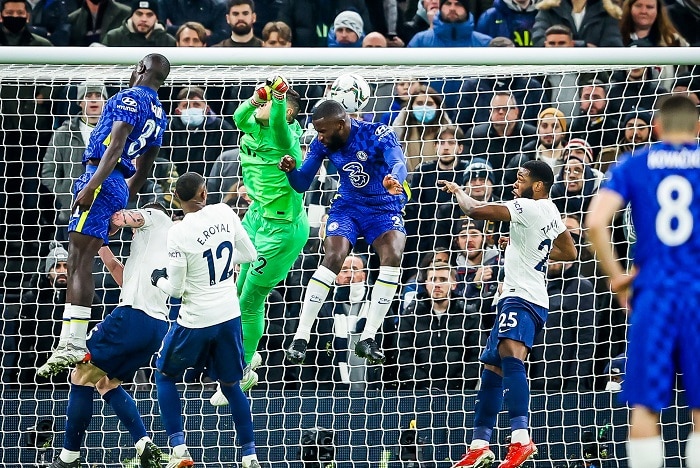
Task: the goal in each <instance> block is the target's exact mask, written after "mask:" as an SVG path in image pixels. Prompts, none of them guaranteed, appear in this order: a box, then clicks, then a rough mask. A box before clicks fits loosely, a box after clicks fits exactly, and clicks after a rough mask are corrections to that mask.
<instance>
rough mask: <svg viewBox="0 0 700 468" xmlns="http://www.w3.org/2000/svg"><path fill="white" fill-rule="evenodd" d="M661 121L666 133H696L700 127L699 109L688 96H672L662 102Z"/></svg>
mask: <svg viewBox="0 0 700 468" xmlns="http://www.w3.org/2000/svg"><path fill="white" fill-rule="evenodd" d="M659 120H660V121H661V125H662V126H663V129H664V131H665V132H667V131H671V132H690V133H695V129H696V128H697V125H698V108H697V107H696V106H695V103H694V102H693V101H692V100H691V99H690V98H689V97H687V96H683V95H681V94H675V95H671V96H668V97H666V98H664V99H663V100H662V101H661V105H660V106H659Z"/></svg>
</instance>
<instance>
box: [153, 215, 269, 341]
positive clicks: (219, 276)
mask: <svg viewBox="0 0 700 468" xmlns="http://www.w3.org/2000/svg"><path fill="white" fill-rule="evenodd" d="M256 255H257V253H256V251H255V248H254V247H253V243H252V242H251V241H250V238H249V237H248V234H246V232H245V230H244V229H243V225H242V224H241V221H240V219H238V216H237V215H236V213H234V211H233V210H232V209H231V207H229V206H228V205H226V204H224V203H218V204H216V205H208V206H205V207H204V208H202V209H201V210H199V211H196V212H193V213H188V214H187V215H185V217H184V219H183V220H182V222H180V223H177V224H175V225H174V226H173V227H171V228H170V232H169V233H168V256H169V257H170V258H169V263H168V274H169V275H171V277H170V282H171V285H172V288H173V292H174V293H180V294H182V305H181V306H180V315H179V316H178V318H177V322H178V323H179V324H180V325H182V326H184V327H188V328H204V327H209V326H212V325H216V324H219V323H223V322H226V321H228V320H231V319H233V318H236V317H239V316H240V315H241V310H240V306H239V304H238V295H237V293H236V283H235V281H234V274H233V273H234V268H235V264H237V263H248V262H250V261H252V260H254V259H255V257H256ZM171 272H172V273H173V274H171ZM159 284H160V282H159Z"/></svg>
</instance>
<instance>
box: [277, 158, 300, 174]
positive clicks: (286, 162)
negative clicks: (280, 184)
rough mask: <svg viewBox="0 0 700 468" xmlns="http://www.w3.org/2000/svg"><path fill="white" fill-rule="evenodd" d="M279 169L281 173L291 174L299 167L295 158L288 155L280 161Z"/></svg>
mask: <svg viewBox="0 0 700 468" xmlns="http://www.w3.org/2000/svg"><path fill="white" fill-rule="evenodd" d="M277 167H279V168H280V171H284V172H290V171H293V170H294V169H295V168H296V167H297V162H296V160H295V159H294V158H293V157H291V156H290V155H288V154H287V155H285V156H284V157H283V158H282V159H280V163H279V164H278V165H277Z"/></svg>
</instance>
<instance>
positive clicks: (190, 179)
mask: <svg viewBox="0 0 700 468" xmlns="http://www.w3.org/2000/svg"><path fill="white" fill-rule="evenodd" d="M204 182H205V181H204V177H202V176H201V175H199V174H197V173H196V172H186V173H184V174H182V175H181V176H180V177H178V179H177V182H176V183H175V194H176V195H177V198H179V199H180V201H183V202H186V201H190V200H192V199H193V198H194V197H195V195H197V192H199V189H200V188H202V186H203V185H204Z"/></svg>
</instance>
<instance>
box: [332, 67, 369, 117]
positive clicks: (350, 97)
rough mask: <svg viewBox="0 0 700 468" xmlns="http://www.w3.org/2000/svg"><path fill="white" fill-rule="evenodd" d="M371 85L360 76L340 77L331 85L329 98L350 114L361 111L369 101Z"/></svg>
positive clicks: (348, 75) (349, 74) (345, 75)
mask: <svg viewBox="0 0 700 468" xmlns="http://www.w3.org/2000/svg"><path fill="white" fill-rule="evenodd" d="M369 97H370V89H369V84H367V81H365V79H364V78H362V77H361V76H360V75H355V74H352V73H347V74H344V75H340V76H339V77H338V78H336V79H335V81H334V82H333V84H332V85H331V91H330V93H329V94H328V98H329V99H332V100H334V101H338V102H339V103H341V104H342V105H343V107H344V108H345V110H346V111H348V112H358V111H361V110H362V109H363V108H364V107H365V106H366V105H367V102H368V101H369Z"/></svg>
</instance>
